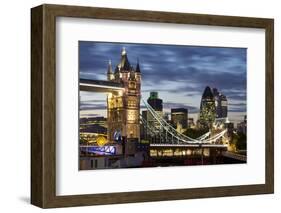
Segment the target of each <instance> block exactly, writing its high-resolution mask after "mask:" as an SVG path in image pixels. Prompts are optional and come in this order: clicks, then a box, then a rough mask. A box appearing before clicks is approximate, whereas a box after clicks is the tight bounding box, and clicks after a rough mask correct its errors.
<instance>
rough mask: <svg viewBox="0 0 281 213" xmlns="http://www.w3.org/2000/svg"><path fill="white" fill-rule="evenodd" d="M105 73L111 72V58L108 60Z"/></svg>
mask: <svg viewBox="0 0 281 213" xmlns="http://www.w3.org/2000/svg"><path fill="white" fill-rule="evenodd" d="M107 74H112V66H111V60H109V61H108V66H107Z"/></svg>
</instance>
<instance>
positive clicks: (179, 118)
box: [171, 108, 188, 133]
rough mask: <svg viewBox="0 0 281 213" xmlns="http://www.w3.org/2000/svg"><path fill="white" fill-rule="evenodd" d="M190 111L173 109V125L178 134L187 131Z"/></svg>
mask: <svg viewBox="0 0 281 213" xmlns="http://www.w3.org/2000/svg"><path fill="white" fill-rule="evenodd" d="M187 119H188V110H187V109H186V108H174V109H171V124H172V126H173V127H174V128H176V129H177V131H178V132H180V133H183V132H185V131H186V130H187Z"/></svg>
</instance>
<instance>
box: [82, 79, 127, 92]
mask: <svg viewBox="0 0 281 213" xmlns="http://www.w3.org/2000/svg"><path fill="white" fill-rule="evenodd" d="M79 88H80V90H81V91H88V92H119V91H124V87H123V86H122V84H120V83H117V82H111V81H102V80H88V79H80V83H79Z"/></svg>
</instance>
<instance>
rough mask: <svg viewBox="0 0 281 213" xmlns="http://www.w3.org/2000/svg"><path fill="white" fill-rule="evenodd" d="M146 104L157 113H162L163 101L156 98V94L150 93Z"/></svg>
mask: <svg viewBox="0 0 281 213" xmlns="http://www.w3.org/2000/svg"><path fill="white" fill-rule="evenodd" d="M147 103H148V104H149V105H150V106H151V107H152V108H153V109H154V110H155V111H158V112H162V111H163V100H162V99H160V98H158V92H150V96H149V98H148V99H147Z"/></svg>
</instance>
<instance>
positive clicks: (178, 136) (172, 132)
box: [141, 99, 227, 143]
mask: <svg viewBox="0 0 281 213" xmlns="http://www.w3.org/2000/svg"><path fill="white" fill-rule="evenodd" d="M142 101H143V103H144V105H145V106H146V108H147V109H148V111H149V112H150V113H151V115H152V116H153V117H154V119H156V121H157V122H158V123H159V124H160V132H161V130H162V129H164V130H165V131H166V138H167V132H168V133H169V135H170V136H172V142H173V138H175V139H177V143H179V142H181V143H213V142H214V141H216V140H218V139H219V138H221V137H222V136H223V135H224V134H225V132H226V131H227V130H224V131H222V132H220V133H218V134H217V135H214V136H212V137H210V138H208V139H206V138H207V137H208V136H210V134H211V132H210V131H209V132H207V133H205V134H204V135H201V136H200V137H198V138H196V139H193V138H190V137H188V136H186V135H184V134H182V133H179V132H178V131H177V130H176V129H174V127H172V126H171V125H170V124H169V123H167V121H166V120H165V119H163V118H162V116H160V115H159V114H157V113H156V112H155V111H154V109H153V108H152V107H151V106H150V105H149V104H148V103H146V102H145V101H144V100H143V99H142ZM141 119H142V120H145V119H143V118H141ZM144 124H145V125H148V123H147V122H144ZM155 128H156V127H155ZM155 128H154V130H152V131H155ZM158 131H159V129H158Z"/></svg>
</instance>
